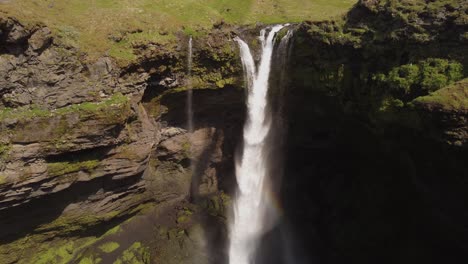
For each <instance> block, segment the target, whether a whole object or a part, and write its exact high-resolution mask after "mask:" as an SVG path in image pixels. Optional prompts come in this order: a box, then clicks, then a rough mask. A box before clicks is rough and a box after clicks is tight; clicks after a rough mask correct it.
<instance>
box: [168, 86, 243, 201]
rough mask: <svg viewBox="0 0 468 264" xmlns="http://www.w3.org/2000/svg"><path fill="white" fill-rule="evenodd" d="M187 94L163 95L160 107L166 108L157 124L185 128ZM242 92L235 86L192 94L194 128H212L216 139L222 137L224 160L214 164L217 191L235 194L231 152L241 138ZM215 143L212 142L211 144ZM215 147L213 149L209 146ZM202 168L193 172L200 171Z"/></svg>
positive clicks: (197, 91) (233, 151)
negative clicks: (218, 189) (217, 181)
mask: <svg viewBox="0 0 468 264" xmlns="http://www.w3.org/2000/svg"><path fill="white" fill-rule="evenodd" d="M186 96H187V94H186V92H185V91H183V92H180V93H176V94H170V95H166V96H164V98H163V99H162V100H161V105H162V106H164V107H167V109H168V111H167V112H166V113H164V114H163V115H162V116H161V118H160V121H161V122H162V123H163V124H165V125H166V126H169V127H182V128H185V127H186V126H187V113H186ZM244 100H245V95H244V90H242V89H238V88H236V87H232V86H229V87H225V88H222V89H216V90H211V89H206V90H194V91H193V113H194V115H193V116H194V129H195V130H197V129H201V128H214V129H215V130H216V132H215V135H216V137H219V136H221V134H220V133H221V132H222V136H223V142H222V146H221V150H222V153H223V158H222V160H221V162H219V163H218V164H216V165H215V166H216V171H217V174H218V175H219V177H218V180H219V188H220V189H221V190H224V191H226V192H231V191H234V189H233V186H235V175H234V153H235V150H236V148H237V147H238V143H239V141H240V140H241V138H242V128H243V124H244V119H245V102H244ZM212 142H213V144H215V141H214V140H213V141H212ZM212 147H214V146H212ZM202 169H203V168H202V167H199V168H197V169H196V170H197V171H199V172H202Z"/></svg>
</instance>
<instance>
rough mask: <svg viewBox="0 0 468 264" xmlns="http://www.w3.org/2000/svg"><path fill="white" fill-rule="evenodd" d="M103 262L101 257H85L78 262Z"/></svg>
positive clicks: (80, 263) (81, 263)
mask: <svg viewBox="0 0 468 264" xmlns="http://www.w3.org/2000/svg"><path fill="white" fill-rule="evenodd" d="M101 262H102V259H101V258H94V257H85V258H82V259H81V260H80V262H79V263H78V264H99V263H101Z"/></svg>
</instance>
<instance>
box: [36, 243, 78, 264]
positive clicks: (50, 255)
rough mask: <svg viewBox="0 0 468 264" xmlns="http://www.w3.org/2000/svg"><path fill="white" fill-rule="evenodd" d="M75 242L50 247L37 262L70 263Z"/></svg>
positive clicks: (50, 263) (45, 263) (47, 263)
mask: <svg viewBox="0 0 468 264" xmlns="http://www.w3.org/2000/svg"><path fill="white" fill-rule="evenodd" d="M74 250H75V244H74V243H73V242H68V243H66V244H64V245H62V246H59V247H57V248H54V247H52V248H49V250H47V251H46V252H45V253H43V254H41V255H39V256H38V258H37V260H36V262H35V263H37V264H55V263H68V262H69V261H71V260H72V258H73V251H74Z"/></svg>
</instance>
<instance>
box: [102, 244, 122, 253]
mask: <svg viewBox="0 0 468 264" xmlns="http://www.w3.org/2000/svg"><path fill="white" fill-rule="evenodd" d="M119 247H120V245H119V243H117V242H108V243H105V244H103V245H101V246H99V249H100V250H102V251H103V252H105V253H111V252H114V251H115V250H117V249H118V248H119Z"/></svg>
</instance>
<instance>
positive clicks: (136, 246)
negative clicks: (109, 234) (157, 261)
mask: <svg viewBox="0 0 468 264" xmlns="http://www.w3.org/2000/svg"><path fill="white" fill-rule="evenodd" d="M150 259H151V258H150V253H149V249H148V248H147V247H145V246H143V245H142V244H141V242H135V243H133V245H132V246H131V247H129V248H128V249H127V250H125V251H124V252H123V254H122V256H121V257H120V258H119V259H117V260H116V261H115V262H114V264H125V263H131V264H149V263H151V262H150V261H151V260H150Z"/></svg>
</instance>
